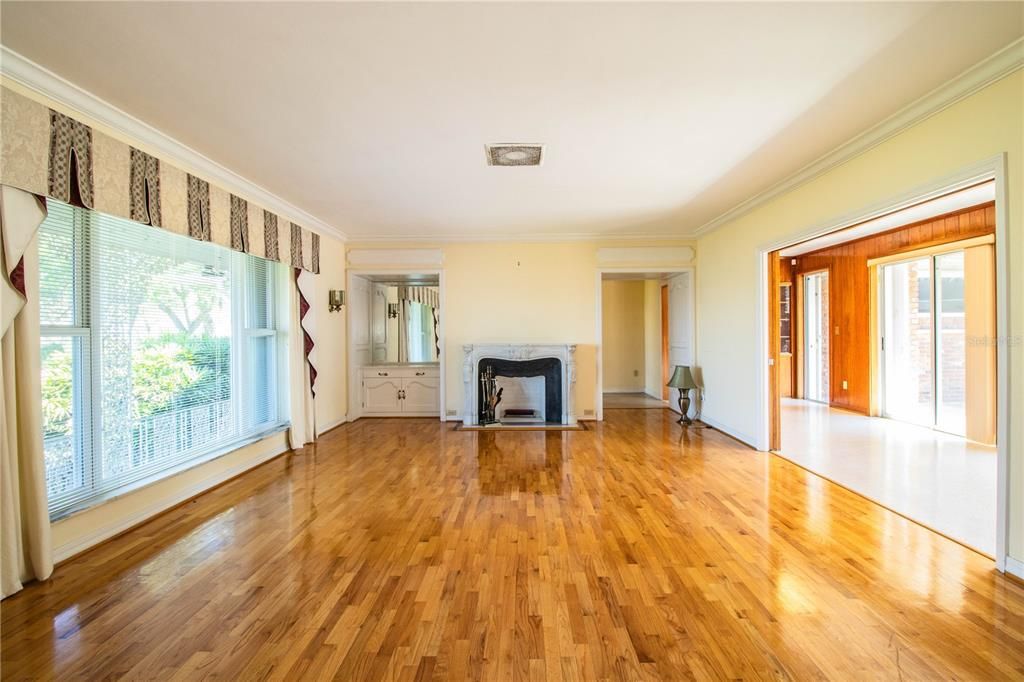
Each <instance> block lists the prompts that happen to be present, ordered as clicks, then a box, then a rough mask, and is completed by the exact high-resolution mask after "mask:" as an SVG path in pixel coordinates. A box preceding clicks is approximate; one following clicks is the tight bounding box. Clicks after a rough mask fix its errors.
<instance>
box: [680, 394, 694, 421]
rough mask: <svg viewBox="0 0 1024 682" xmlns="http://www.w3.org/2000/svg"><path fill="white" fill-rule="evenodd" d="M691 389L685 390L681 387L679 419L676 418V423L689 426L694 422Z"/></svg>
mask: <svg viewBox="0 0 1024 682" xmlns="http://www.w3.org/2000/svg"><path fill="white" fill-rule="evenodd" d="M689 413H690V391H689V390H687V391H683V389H679V419H677V420H676V424H682V425H683V426H689V425H690V424H692V423H693V420H692V419H690V416H689Z"/></svg>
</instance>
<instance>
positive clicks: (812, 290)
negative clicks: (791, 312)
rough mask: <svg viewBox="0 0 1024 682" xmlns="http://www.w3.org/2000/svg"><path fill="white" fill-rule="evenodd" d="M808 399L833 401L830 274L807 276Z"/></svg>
mask: <svg viewBox="0 0 1024 682" xmlns="http://www.w3.org/2000/svg"><path fill="white" fill-rule="evenodd" d="M803 284H804V286H803V292H804V316H803V319H804V329H803V338H804V377H805V386H804V397H805V398H806V399H807V400H813V401H814V402H818V403H828V402H829V348H828V337H829V321H828V308H829V305H828V302H829V298H828V272H827V271H822V272H813V273H810V274H807V275H804V283H803Z"/></svg>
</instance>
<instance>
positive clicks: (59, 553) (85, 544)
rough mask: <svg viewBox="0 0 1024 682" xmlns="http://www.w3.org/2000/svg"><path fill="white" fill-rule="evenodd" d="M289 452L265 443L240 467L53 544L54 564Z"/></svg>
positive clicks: (220, 473) (286, 449)
mask: <svg viewBox="0 0 1024 682" xmlns="http://www.w3.org/2000/svg"><path fill="white" fill-rule="evenodd" d="M287 451H288V446H287V444H286V445H285V449H284V450H282V449H281V445H280V444H277V445H274V444H273V443H269V442H268V443H267V445H266V446H265V449H264V450H262V451H261V452H260V453H259V454H257V455H256V456H255V457H253V458H252V459H248V460H246V461H245V462H243V463H241V464H238V465H237V466H234V467H231V468H230V469H227V470H225V471H221V472H218V473H216V474H213V475H212V476H208V477H207V478H204V479H203V480H202V481H199V482H198V483H196V484H195V485H191V486H189V487H188V488H185V489H183V490H179V491H178V492H176V493H174V494H172V495H168V496H166V497H164V498H163V499H160V500H157V501H156V502H153V503H152V504H150V505H147V506H146V507H144V508H143V509H140V510H139V511H137V512H136V513H134V514H132V515H130V516H128V517H125V518H122V519H119V520H118V521H115V522H114V523H111V524H108V525H106V526H102V527H100V528H97V529H96V530H95V531H93V532H92V533H89V534H88V535H85V536H84V537H80V538H77V539H76V540H75V541H73V542H68V543H65V544H63V545H59V546H57V547H54V548H53V561H54V563H60V562H61V561H65V560H66V559H70V558H71V557H73V556H75V555H77V554H81V553H82V552H84V551H86V550H87V549H90V548H91V547H94V546H96V545H98V544H99V543H101V542H103V541H104V540H109V539H110V538H112V537H114V536H115V535H119V534H120V533H123V532H124V531H126V530H128V529H130V528H133V527H135V526H138V525H140V524H141V523H144V522H145V521H148V520H149V519H151V518H152V517H154V516H156V515H157V514H160V513H161V512H164V511H167V510H168V509H170V508H171V507H174V506H177V505H179V504H181V503H182V502H185V501H187V500H189V499H191V498H193V497H195V496H196V495H199V494H201V493H204V492H206V491H208V490H210V489H211V488H214V487H216V486H218V485H220V484H221V483H224V482H225V481H228V480H230V479H232V478H235V477H236V476H239V475H241V474H244V473H245V472H246V471H249V470H250V469H254V468H255V467H257V466H259V465H260V464H263V463H264V462H267V461H269V460H271V459H273V458H275V457H277V456H278V455H280V454H282V453H284V452H287Z"/></svg>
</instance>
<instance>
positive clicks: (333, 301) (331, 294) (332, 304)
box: [327, 289, 345, 313]
mask: <svg viewBox="0 0 1024 682" xmlns="http://www.w3.org/2000/svg"><path fill="white" fill-rule="evenodd" d="M343 305H345V292H344V291H342V290H341V289H330V290H329V291H328V292H327V312H329V313H336V312H338V311H339V310H341V307H342V306H343Z"/></svg>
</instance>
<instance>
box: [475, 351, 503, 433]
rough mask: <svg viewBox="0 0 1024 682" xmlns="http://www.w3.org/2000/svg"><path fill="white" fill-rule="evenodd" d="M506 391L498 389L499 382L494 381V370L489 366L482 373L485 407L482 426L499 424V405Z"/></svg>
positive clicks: (481, 384) (481, 413) (481, 411)
mask: <svg viewBox="0 0 1024 682" xmlns="http://www.w3.org/2000/svg"><path fill="white" fill-rule="evenodd" d="M504 390H505V389H503V388H498V382H497V381H496V380H495V379H494V368H493V367H491V366H490V365H488V366H487V367H485V368H484V371H482V372H480V396H481V398H482V401H481V402H482V403H483V407H482V408H481V409H480V425H481V426H486V425H488V424H497V423H498V403H500V402H501V394H502V391H504Z"/></svg>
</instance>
